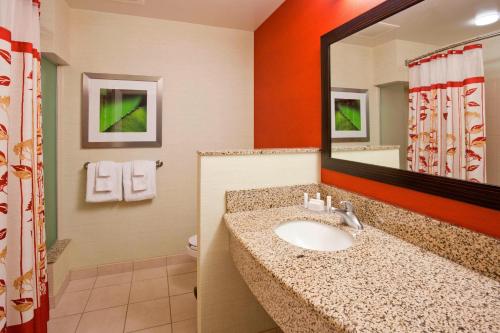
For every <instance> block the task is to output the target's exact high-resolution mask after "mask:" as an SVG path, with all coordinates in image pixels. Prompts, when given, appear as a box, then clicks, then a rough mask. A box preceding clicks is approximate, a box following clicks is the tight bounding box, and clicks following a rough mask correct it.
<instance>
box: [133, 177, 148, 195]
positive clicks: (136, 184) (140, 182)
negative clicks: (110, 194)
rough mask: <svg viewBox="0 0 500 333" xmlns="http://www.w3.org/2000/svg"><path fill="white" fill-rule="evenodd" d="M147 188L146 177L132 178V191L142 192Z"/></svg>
mask: <svg viewBox="0 0 500 333" xmlns="http://www.w3.org/2000/svg"><path fill="white" fill-rule="evenodd" d="M147 188H148V179H147V177H146V176H132V191H134V192H137V191H144V190H146V189H147Z"/></svg>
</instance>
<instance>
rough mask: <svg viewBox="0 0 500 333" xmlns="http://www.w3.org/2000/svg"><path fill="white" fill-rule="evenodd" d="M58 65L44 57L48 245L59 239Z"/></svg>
mask: <svg viewBox="0 0 500 333" xmlns="http://www.w3.org/2000/svg"><path fill="white" fill-rule="evenodd" d="M56 106H57V66H56V65H55V64H53V63H52V62H50V61H49V60H47V59H46V58H44V57H42V117H43V119H42V122H43V160H44V171H45V173H44V177H45V232H46V235H47V247H48V248H50V247H51V246H52V245H53V244H54V242H55V241H56V240H57V108H56Z"/></svg>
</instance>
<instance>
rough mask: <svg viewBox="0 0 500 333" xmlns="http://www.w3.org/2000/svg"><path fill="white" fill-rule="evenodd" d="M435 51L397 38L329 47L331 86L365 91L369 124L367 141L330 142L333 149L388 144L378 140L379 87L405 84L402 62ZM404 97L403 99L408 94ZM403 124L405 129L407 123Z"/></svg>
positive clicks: (405, 76) (382, 125)
mask: <svg viewBox="0 0 500 333" xmlns="http://www.w3.org/2000/svg"><path fill="white" fill-rule="evenodd" d="M434 48H435V46H433V45H429V44H422V43H415V42H410V41H405V40H396V39H395V40H392V41H389V42H387V43H384V44H381V45H377V46H375V47H369V46H362V45H355V44H350V43H344V42H339V43H334V44H332V45H331V46H330V64H331V66H330V70H331V73H330V77H331V86H332V87H339V88H357V89H368V94H369V121H370V141H369V142H341V143H332V146H337V147H338V146H365V145H367V144H369V145H380V144H381V145H387V144H389V143H387V142H382V141H381V130H382V128H383V127H384V124H382V123H381V121H382V120H385V119H387V117H384V116H383V115H382V114H381V112H383V111H384V110H383V109H382V105H381V92H380V88H379V86H381V85H387V84H391V83H395V82H397V83H398V84H401V83H402V82H408V68H407V67H406V65H405V60H406V59H409V58H412V57H416V56H418V55H420V54H422V53H425V52H428V51H429V50H432V49H434ZM404 98H405V99H406V98H407V95H405V96H404ZM405 108H406V106H405ZM402 125H403V126H404V127H405V128H406V121H405V122H404V124H402ZM387 127H388V126H386V128H387ZM405 135H406V134H405ZM394 144H399V143H394ZM362 156H364V154H362ZM344 157H348V156H344Z"/></svg>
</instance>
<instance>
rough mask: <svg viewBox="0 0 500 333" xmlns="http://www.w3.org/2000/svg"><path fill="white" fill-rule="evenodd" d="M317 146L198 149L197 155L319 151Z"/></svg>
mask: <svg viewBox="0 0 500 333" xmlns="http://www.w3.org/2000/svg"><path fill="white" fill-rule="evenodd" d="M319 152H320V149H319V148H270V149H228V150H213V151H198V155H199V156H231V155H272V154H297V153H319Z"/></svg>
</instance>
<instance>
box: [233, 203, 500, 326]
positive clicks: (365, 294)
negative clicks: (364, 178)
mask: <svg viewBox="0 0 500 333" xmlns="http://www.w3.org/2000/svg"><path fill="white" fill-rule="evenodd" d="M294 219H307V220H316V221H320V222H323V223H327V224H333V225H337V226H339V225H340V220H339V219H338V217H337V216H335V215H332V214H320V213H314V212H310V211H307V210H306V209H304V208H302V207H301V206H291V207H283V208H272V209H266V210H255V211H247V212H237V213H227V214H225V215H224V220H225V223H226V226H227V227H228V229H229V231H230V233H231V234H232V235H233V236H234V237H235V238H236V240H238V241H239V242H240V243H241V245H242V246H243V247H244V248H245V249H246V250H247V251H248V252H249V253H250V255H251V256H252V257H253V258H254V259H255V260H256V261H257V262H258V263H259V264H260V265H262V267H263V268H264V269H265V270H266V271H268V272H269V273H270V274H271V275H272V276H273V277H274V278H275V279H276V280H277V282H278V283H279V285H281V286H282V287H283V288H285V290H288V291H290V292H291V293H293V294H294V295H296V296H298V297H299V298H300V299H302V300H304V302H305V304H307V306H309V307H310V309H312V311H314V313H315V314H318V315H319V316H320V318H322V319H323V320H325V321H328V322H329V323H331V324H332V325H333V326H335V327H340V328H341V330H342V331H344V332H373V331H385V332H436V331H440V332H457V331H468V332H500V283H498V282H496V281H494V280H492V279H490V278H488V277H485V276H483V275H481V274H479V273H476V272H474V271H471V270H469V269H467V268H465V267H463V266H461V265H459V264H456V263H454V262H452V261H449V260H447V259H445V258H443V257H440V256H438V255H435V254H433V253H432V252H429V251H426V250H424V249H421V248H419V247H417V246H414V245H411V244H410V243H407V242H405V241H403V240H401V239H399V238H396V237H394V236H391V235H389V234H387V233H384V232H383V231H381V230H379V229H377V228H374V227H371V226H369V225H366V224H365V229H364V230H363V231H361V232H355V231H354V230H353V229H350V228H348V227H345V226H342V227H341V228H344V229H345V230H349V231H350V232H351V233H353V235H354V237H355V241H354V244H353V246H352V247H351V248H349V249H347V250H344V251H338V252H322V251H311V250H305V249H301V248H298V247H295V246H293V245H291V244H289V243H287V242H285V241H284V240H281V239H280V238H279V237H278V236H276V235H275V234H274V232H273V229H274V227H276V226H277V225H279V224H280V223H282V222H284V221H287V220H294ZM284 310H285V309H284Z"/></svg>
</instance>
